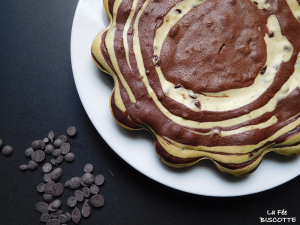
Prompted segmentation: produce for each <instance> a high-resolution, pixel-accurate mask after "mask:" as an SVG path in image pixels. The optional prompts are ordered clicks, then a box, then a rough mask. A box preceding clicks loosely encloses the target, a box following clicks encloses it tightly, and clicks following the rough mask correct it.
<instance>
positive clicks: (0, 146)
mask: <svg viewBox="0 0 300 225" xmlns="http://www.w3.org/2000/svg"><path fill="white" fill-rule="evenodd" d="M2 146H3V141H2V140H1V139H0V148H2Z"/></svg>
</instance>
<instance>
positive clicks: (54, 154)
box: [52, 148, 60, 157]
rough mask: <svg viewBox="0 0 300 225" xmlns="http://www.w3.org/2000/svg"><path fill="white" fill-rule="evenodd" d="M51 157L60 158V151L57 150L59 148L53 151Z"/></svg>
mask: <svg viewBox="0 0 300 225" xmlns="http://www.w3.org/2000/svg"><path fill="white" fill-rule="evenodd" d="M52 155H53V156H54V157H58V156H60V149H59V148H57V149H55V150H54V151H53V152H52Z"/></svg>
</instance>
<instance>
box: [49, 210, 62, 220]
mask: <svg viewBox="0 0 300 225" xmlns="http://www.w3.org/2000/svg"><path fill="white" fill-rule="evenodd" d="M63 213H64V211H63V210H61V209H60V210H57V211H56V212H51V213H50V216H51V218H55V219H57V218H58V216H59V215H61V214H63Z"/></svg>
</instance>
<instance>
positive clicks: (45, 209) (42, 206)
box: [35, 202, 49, 214]
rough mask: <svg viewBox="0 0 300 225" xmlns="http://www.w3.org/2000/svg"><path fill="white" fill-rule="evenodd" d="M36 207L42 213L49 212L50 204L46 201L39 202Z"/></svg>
mask: <svg viewBox="0 0 300 225" xmlns="http://www.w3.org/2000/svg"><path fill="white" fill-rule="evenodd" d="M35 209H36V210H37V211H39V212H40V213H42V214H45V213H48V211H49V210H48V205H47V204H46V203H44V202H38V203H36V205H35Z"/></svg>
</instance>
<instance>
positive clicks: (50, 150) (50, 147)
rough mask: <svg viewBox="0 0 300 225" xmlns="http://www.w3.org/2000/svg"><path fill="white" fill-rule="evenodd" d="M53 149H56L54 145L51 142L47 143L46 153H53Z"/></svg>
mask: <svg viewBox="0 0 300 225" xmlns="http://www.w3.org/2000/svg"><path fill="white" fill-rule="evenodd" d="M53 151H54V146H53V145H51V144H47V145H46V147H45V152H46V154H48V155H51V154H52V153H53Z"/></svg>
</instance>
